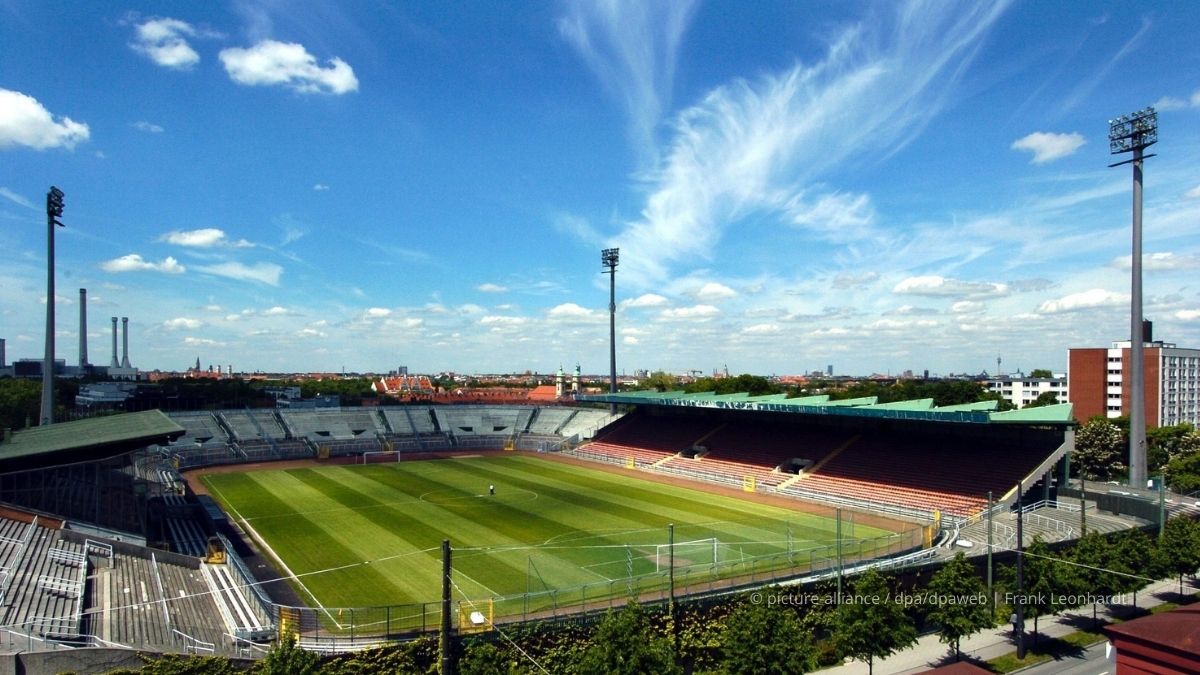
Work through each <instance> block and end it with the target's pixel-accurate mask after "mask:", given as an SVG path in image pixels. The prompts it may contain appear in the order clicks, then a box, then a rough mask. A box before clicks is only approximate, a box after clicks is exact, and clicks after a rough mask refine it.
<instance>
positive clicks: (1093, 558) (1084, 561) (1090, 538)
mask: <svg viewBox="0 0 1200 675" xmlns="http://www.w3.org/2000/svg"><path fill="white" fill-rule="evenodd" d="M1116 553H1117V552H1116V549H1115V547H1114V546H1113V545H1112V542H1110V541H1109V540H1108V538H1107V537H1105V536H1104V535H1103V534H1100V533H1099V532H1096V531H1094V530H1093V531H1091V532H1088V533H1087V534H1085V535H1084V536H1083V537H1081V538H1080V539H1079V541H1078V542H1076V543H1075V547H1074V548H1073V549H1071V558H1072V559H1073V560H1074V561H1075V562H1077V563H1079V567H1078V568H1077V572H1076V580H1077V581H1078V582H1079V587H1078V589H1077V590H1079V591H1081V592H1082V593H1084V594H1087V595H1092V596H1095V597H1099V596H1106V595H1116V594H1117V593H1119V592H1121V591H1122V590H1123V589H1124V587H1125V584H1124V583H1123V581H1122V578H1121V577H1119V576H1118V575H1116V574H1113V572H1112V569H1113V565H1114V564H1115V563H1117V562H1118V558H1117V555H1116ZM1097 604H1099V603H1096V602H1093V603H1092V624H1093V625H1096V623H1097V621H1098V619H1097V617H1096V605H1097Z"/></svg>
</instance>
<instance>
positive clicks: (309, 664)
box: [254, 633, 321, 675]
mask: <svg viewBox="0 0 1200 675" xmlns="http://www.w3.org/2000/svg"><path fill="white" fill-rule="evenodd" d="M320 671H321V656H320V655H319V654H317V653H316V652H309V651H305V650H304V649H301V648H300V646H299V645H297V644H296V636H295V635H293V634H291V633H285V634H284V636H283V637H281V638H280V639H279V641H278V642H276V643H275V646H274V647H272V648H271V651H269V652H267V656H266V658H264V659H263V660H262V661H259V662H258V663H257V664H256V665H255V667H254V672H255V673H257V674H261V675H316V673H319V672H320Z"/></svg>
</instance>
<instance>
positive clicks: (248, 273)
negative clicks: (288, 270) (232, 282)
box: [196, 262, 283, 286]
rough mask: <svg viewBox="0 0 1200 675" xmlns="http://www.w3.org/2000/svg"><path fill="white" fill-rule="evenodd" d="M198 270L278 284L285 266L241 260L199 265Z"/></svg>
mask: <svg viewBox="0 0 1200 675" xmlns="http://www.w3.org/2000/svg"><path fill="white" fill-rule="evenodd" d="M196 269H197V270H199V271H201V272H205V273H207V274H214V275H216V276H219V277H226V278H228V279H236V280H238V281H257V282H259V283H262V284H267V285H268V286H278V285H279V277H280V276H281V275H282V274H283V268H282V267H280V266H279V265H276V264H275V263H258V264H255V265H245V264H242V263H239V262H225V263H219V264H216V265H205V266H203V267H197V268H196Z"/></svg>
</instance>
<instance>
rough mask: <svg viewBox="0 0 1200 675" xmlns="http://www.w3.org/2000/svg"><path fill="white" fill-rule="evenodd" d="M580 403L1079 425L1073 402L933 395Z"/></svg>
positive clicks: (702, 396) (605, 397)
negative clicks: (940, 402) (1038, 403)
mask: <svg viewBox="0 0 1200 675" xmlns="http://www.w3.org/2000/svg"><path fill="white" fill-rule="evenodd" d="M578 400H579V401H586V402H593V403H616V404H626V405H659V406H667V407H674V408H711V409H714V410H747V411H756V412H771V413H792V414H799V415H836V416H842V417H873V418H877V419H905V420H922V421H927V422H964V423H972V424H1023V425H1029V426H1038V425H1053V426H1065V425H1071V424H1074V423H1075V419H1074V417H1073V416H1072V407H1071V404H1070V403H1060V404H1058V405H1049V406H1043V407H1041V408H1023V409H1021V410H1010V411H1008V412H996V406H997V401H979V402H977V403H963V404H959V405H949V406H942V407H935V406H934V405H933V399H930V398H924V399H916V400H911V401H895V402H892V403H879V401H878V399H877V398H876V397H874V396H867V397H864V398H854V399H842V400H840V401H834V400H830V399H829V397H828V396H824V395H822V396H805V397H803V398H787V397H786V395H784V394H771V395H766V396H750V395H748V394H744V395H734V394H714V393H712V392H702V393H698V394H688V393H685V392H682V391H630V392H620V393H617V394H596V395H588V396H580V397H578Z"/></svg>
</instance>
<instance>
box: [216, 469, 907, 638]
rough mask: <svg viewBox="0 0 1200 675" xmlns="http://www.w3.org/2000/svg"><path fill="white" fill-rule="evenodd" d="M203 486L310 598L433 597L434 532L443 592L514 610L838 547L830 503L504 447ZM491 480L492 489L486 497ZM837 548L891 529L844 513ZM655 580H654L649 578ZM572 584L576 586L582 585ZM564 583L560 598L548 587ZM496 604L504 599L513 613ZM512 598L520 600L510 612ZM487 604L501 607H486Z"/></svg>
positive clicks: (234, 478) (803, 560) (745, 569)
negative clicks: (790, 503)
mask: <svg viewBox="0 0 1200 675" xmlns="http://www.w3.org/2000/svg"><path fill="white" fill-rule="evenodd" d="M203 480H204V483H205V484H206V485H207V487H208V489H209V492H210V493H211V494H212V495H213V496H214V497H215V498H216V499H217V500H219V501H220V503H221V504H222V506H223V507H224V508H225V509H226V511H227V512H228V513H229V515H230V517H231V518H232V519H234V520H235V521H236V522H237V523H238V524H239V525H241V526H242V527H243V528H244V529H246V530H247V531H252V533H253V536H255V537H257V538H258V539H259V540H260V541H261V542H265V544H266V545H267V546H268V547H269V548H270V549H271V550H272V551H273V552H274V555H276V556H277V557H278V558H279V559H280V560H282V562H283V563H284V565H286V566H287V568H288V570H289V571H290V572H291V573H292V574H294V575H296V577H297V579H296V585H297V586H298V588H299V590H300V592H301V594H302V595H303V596H304V597H305V599H306V600H307V601H310V602H311V603H312V604H313V605H314V606H318V607H323V608H339V607H378V606H384V605H403V604H411V603H425V602H433V601H435V600H437V598H439V597H440V593H441V544H442V540H443V539H449V540H450V542H451V546H452V548H453V550H454V553H453V568H454V575H453V578H454V583H455V586H456V589H455V596H456V599H463V598H467V599H475V600H484V599H494V600H495V601H496V602H498V603H504V602H508V603H509V604H511V603H512V602H513V601H514V599H516V598H520V600H519V602H520V603H522V609H524V610H526V611H527V610H529V609H530V598H535V600H534V602H533V605H534V606H536V607H545V606H548V605H549V603H550V602H554V603H555V604H556V605H561V604H563V601H565V599H566V597H567V596H570V595H572V594H573V593H579V592H582V594H583V595H584V597H585V599H586V598H588V597H590V598H593V599H596V598H600V597H603V596H604V595H605V594H606V593H607V594H608V595H609V596H613V595H620V596H625V595H627V594H629V593H630V592H631V591H635V590H636V591H645V590H647V589H653V588H655V587H656V586H655V585H656V584H661V582H662V581H663V580H664V579H665V577H666V576H667V572H668V571H669V570H670V569H672V568H671V567H670V564H671V560H672V558H671V555H670V551H669V548H668V546H667V544H668V528H667V526H668V524H669V523H670V524H673V526H674V558H673V561H674V568H673V570H674V572H675V576H676V578H677V579H679V580H680V581H681V582H684V583H686V582H687V581H688V580H689V579H690V580H692V581H693V582H695V581H698V580H702V579H706V580H709V581H710V582H711V580H713V579H719V578H724V579H728V578H731V577H738V576H745V575H746V574H747V573H749V574H751V575H753V574H755V573H758V574H760V575H761V574H765V573H767V572H770V571H779V570H786V569H794V568H797V567H803V566H813V567H815V566H819V565H820V564H821V563H822V562H824V563H829V562H830V560H831V558H833V556H835V555H836V553H835V549H836V533H837V530H838V522H837V520H836V518H834V517H832V515H833V514H832V512H830V513H829V515H822V514H814V513H808V512H804V511H801V510H795V509H788V508H784V507H781V506H774V505H769V504H763V503H758V502H755V501H751V500H748V499H739V498H737V497H734V496H730V495H726V494H715V493H713V492H707V491H704V490H702V489H692V488H686V487H679V486H676V485H669V484H663V483H659V482H652V481H649V480H643V479H640V478H639V477H638V475H637V474H635V473H633V472H629V473H613V472H609V471H600V470H593V469H589V468H583V467H580V466H576V465H573V464H567V463H563V462H554V461H550V460H546V459H542V458H538V457H533V456H521V455H503V456H483V457H472V458H456V459H439V460H429V461H404V462H388V463H380V464H366V465H337V466H333V465H330V466H319V467H313V468H302V469H286V470H260V471H253V472H248V473H225V474H211V475H206V476H204V477H203ZM489 486H494V488H495V494H490V492H489ZM841 532H842V538H843V542H842V551H843V555H847V556H851V555H854V554H856V553H859V554H870V553H872V552H876V551H879V550H881V549H882V548H883V547H885V546H889V547H890V546H893V545H894V543H895V541H896V540H897V539H898V538H899V535H897V534H896V532H895V530H889V529H885V528H884V527H878V526H868V525H866V524H862V523H856V522H854V519H853V518H851V517H849V516H844V517H843V519H842V523H841ZM659 587H660V586H659ZM579 589H582V591H580V590H579ZM560 593H561V594H563V596H562V597H561V598H560V597H558V594H560ZM511 609H512V608H511V607H509V611H511ZM516 611H521V610H516ZM496 612H497V614H500V613H503V612H504V610H502V609H501V608H500V606H499V605H497V607H496Z"/></svg>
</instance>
